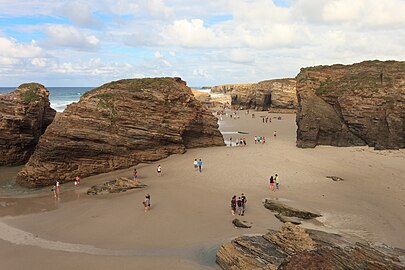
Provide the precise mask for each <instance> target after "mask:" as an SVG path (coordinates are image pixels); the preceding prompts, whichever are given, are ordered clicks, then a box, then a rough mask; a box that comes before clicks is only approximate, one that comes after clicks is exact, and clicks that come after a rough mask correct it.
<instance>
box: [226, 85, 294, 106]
mask: <svg viewBox="0 0 405 270" xmlns="http://www.w3.org/2000/svg"><path fill="white" fill-rule="evenodd" d="M231 98H232V105H234V106H238V107H242V108H246V109H256V110H263V111H264V110H268V109H269V108H270V107H271V108H283V109H294V108H296V107H297V94H296V83H295V79H275V80H267V81H262V82H259V83H254V84H251V85H246V86H243V87H238V88H235V89H234V90H233V91H232V93H231Z"/></svg>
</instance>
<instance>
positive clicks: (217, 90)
mask: <svg viewBox="0 0 405 270" xmlns="http://www.w3.org/2000/svg"><path fill="white" fill-rule="evenodd" d="M252 84H254V83H239V84H238V83H236V84H222V85H217V86H213V87H211V93H214V94H231V93H232V92H233V91H234V90H237V89H240V88H242V89H243V88H246V87H249V86H251V85H252Z"/></svg>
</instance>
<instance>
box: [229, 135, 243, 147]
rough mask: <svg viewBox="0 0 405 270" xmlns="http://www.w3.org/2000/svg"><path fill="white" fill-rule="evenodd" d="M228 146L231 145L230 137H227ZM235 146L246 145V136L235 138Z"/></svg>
mask: <svg viewBox="0 0 405 270" xmlns="http://www.w3.org/2000/svg"><path fill="white" fill-rule="evenodd" d="M229 146H233V140H232V137H230V138H229ZM235 146H246V138H239V139H236V140H235Z"/></svg>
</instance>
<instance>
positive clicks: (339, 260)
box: [217, 223, 405, 270]
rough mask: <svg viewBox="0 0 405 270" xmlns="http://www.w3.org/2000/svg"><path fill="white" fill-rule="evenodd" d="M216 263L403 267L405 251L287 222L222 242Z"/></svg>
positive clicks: (347, 269) (311, 268)
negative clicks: (263, 233)
mask: <svg viewBox="0 0 405 270" xmlns="http://www.w3.org/2000/svg"><path fill="white" fill-rule="evenodd" d="M217 263H218V264H219V266H220V267H221V268H222V269H224V270H239V269H240V270H242V269H243V270H253V269H255V270H259V269H269V270H276V269H279V270H301V269H307V270H318V269H328V270H358V269H367V270H374V269H376V270H377V269H381V270H400V269H405V251H404V250H400V249H393V248H389V247H387V246H374V245H371V244H368V243H363V242H360V241H358V242H355V241H353V240H348V239H344V238H343V237H342V236H340V235H337V234H331V233H325V232H322V231H316V230H305V229H303V228H301V227H299V226H296V225H293V224H291V223H285V224H284V225H283V227H282V228H281V229H280V231H279V232H277V231H270V232H269V233H267V234H265V235H262V236H241V237H238V238H236V239H235V240H233V241H232V242H231V243H225V244H223V245H222V246H221V247H220V248H219V250H218V252H217Z"/></svg>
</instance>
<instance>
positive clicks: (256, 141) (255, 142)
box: [255, 136, 257, 144]
mask: <svg viewBox="0 0 405 270" xmlns="http://www.w3.org/2000/svg"><path fill="white" fill-rule="evenodd" d="M255 144H257V136H255Z"/></svg>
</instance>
